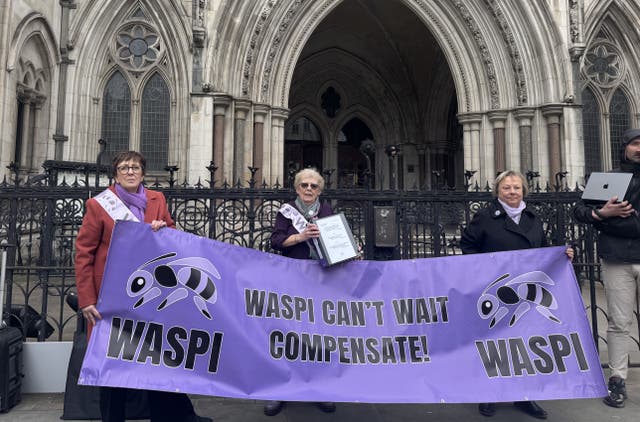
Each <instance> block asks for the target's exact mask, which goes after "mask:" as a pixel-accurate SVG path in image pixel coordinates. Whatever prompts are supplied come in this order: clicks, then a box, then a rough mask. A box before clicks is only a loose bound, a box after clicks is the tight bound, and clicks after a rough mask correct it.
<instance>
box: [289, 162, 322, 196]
mask: <svg viewBox="0 0 640 422" xmlns="http://www.w3.org/2000/svg"><path fill="white" fill-rule="evenodd" d="M306 177H313V178H315V179H316V181H317V182H318V186H319V187H320V192H322V191H323V190H324V177H322V175H321V174H320V173H319V172H318V170H316V169H314V168H311V167H309V168H306V169H302V170H300V171H299V172H297V173H296V177H295V178H294V179H293V186H294V187H295V188H296V189H297V188H298V186H300V182H301V181H302V179H303V178H306Z"/></svg>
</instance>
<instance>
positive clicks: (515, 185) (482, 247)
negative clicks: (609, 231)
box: [460, 170, 573, 419]
mask: <svg viewBox="0 0 640 422" xmlns="http://www.w3.org/2000/svg"><path fill="white" fill-rule="evenodd" d="M527 191H528V190H527V184H526V180H525V178H524V176H523V175H522V174H520V173H518V172H515V171H512V170H508V171H505V172H503V173H501V174H500V175H498V177H497V178H496V180H495V183H494V189H493V195H494V196H495V197H496V198H495V199H494V200H493V201H492V202H491V203H490V204H489V206H487V207H486V208H484V209H481V210H480V211H478V212H477V213H476V214H475V215H474V216H473V219H472V220H471V222H470V223H469V225H468V226H467V228H466V229H465V230H464V232H463V233H462V238H461V239H460V247H461V249H462V252H463V253H465V254H470V253H485V252H499V251H511V250H517V249H530V248H540V247H544V246H547V241H546V238H545V235H544V229H543V227H542V220H541V219H540V217H538V216H537V215H536V214H535V213H534V212H533V210H532V209H530V208H527V204H526V203H525V202H524V201H523V198H524V197H525V196H526V195H527ZM567 256H568V257H569V259H573V249H572V248H567ZM514 405H515V406H516V407H517V408H518V409H521V410H522V411H523V412H525V413H528V414H529V415H531V416H533V417H536V418H539V419H546V418H547V412H546V411H545V410H544V409H543V408H542V407H540V405H539V404H538V403H536V402H534V401H520V402H515V403H514ZM478 410H479V412H480V413H481V414H482V415H484V416H493V415H494V414H495V412H496V409H495V403H480V405H479V406H478Z"/></svg>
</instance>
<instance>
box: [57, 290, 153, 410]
mask: <svg viewBox="0 0 640 422" xmlns="http://www.w3.org/2000/svg"><path fill="white" fill-rule="evenodd" d="M74 302H75V308H74V306H73V303H74ZM67 303H68V304H69V306H71V307H72V308H74V310H77V309H78V308H77V297H76V298H69V296H67ZM77 321H78V322H77V324H78V325H77V327H76V332H75V333H74V335H73V348H72V349H71V356H70V357H69V367H68V369H67V383H66V386H65V390H64V407H63V410H62V417H61V419H75V420H85V419H97V420H100V387H93V386H87V385H78V377H79V376H80V369H81V368H82V360H83V359H84V354H85V352H86V350H87V333H86V325H85V321H84V318H83V317H82V313H80V312H78V319H77ZM147 396H148V395H147V392H146V391H143V390H129V391H128V394H127V404H126V406H127V407H126V415H127V419H149V404H148V398H147Z"/></svg>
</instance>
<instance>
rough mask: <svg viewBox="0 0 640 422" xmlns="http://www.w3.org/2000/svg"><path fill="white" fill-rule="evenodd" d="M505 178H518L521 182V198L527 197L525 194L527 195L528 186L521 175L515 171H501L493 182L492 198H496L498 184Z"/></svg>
mask: <svg viewBox="0 0 640 422" xmlns="http://www.w3.org/2000/svg"><path fill="white" fill-rule="evenodd" d="M507 177H519V178H520V181H521V182H522V197H523V198H524V197H525V196H527V194H528V193H529V186H527V179H526V178H525V177H524V176H523V175H522V173H520V172H519V171H515V170H507V171H503V172H502V173H500V174H499V175H498V177H496V180H495V181H494V182H493V192H492V194H493V196H495V197H497V196H498V187H499V186H500V183H502V181H503V180H504V179H506V178H507Z"/></svg>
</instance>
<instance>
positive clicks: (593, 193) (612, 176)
mask: <svg viewBox="0 0 640 422" xmlns="http://www.w3.org/2000/svg"><path fill="white" fill-rule="evenodd" d="M632 176H633V174H632V173H598V172H594V173H591V176H589V180H588V181H587V186H585V188H584V192H582V200H583V201H600V202H607V201H608V200H609V199H611V198H613V197H614V196H617V197H618V201H619V202H620V201H623V200H624V196H625V194H626V193H627V188H628V187H629V182H630V181H631V177H632Z"/></svg>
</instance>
